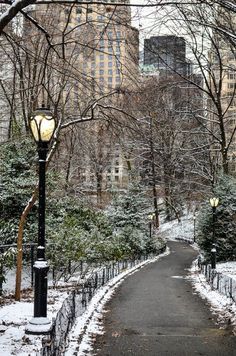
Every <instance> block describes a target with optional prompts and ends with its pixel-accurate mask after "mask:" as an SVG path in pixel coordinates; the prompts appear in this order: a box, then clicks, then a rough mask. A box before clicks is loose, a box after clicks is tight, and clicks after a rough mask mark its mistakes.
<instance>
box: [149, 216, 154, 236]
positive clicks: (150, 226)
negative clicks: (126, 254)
mask: <svg viewBox="0 0 236 356" xmlns="http://www.w3.org/2000/svg"><path fill="white" fill-rule="evenodd" d="M154 218H155V214H150V215H148V219H149V237H150V240H151V239H152V225H153V219H154Z"/></svg>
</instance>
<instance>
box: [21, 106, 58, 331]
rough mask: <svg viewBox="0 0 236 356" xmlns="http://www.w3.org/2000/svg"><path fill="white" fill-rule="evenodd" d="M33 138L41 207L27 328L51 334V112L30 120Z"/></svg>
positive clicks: (37, 113) (42, 111) (39, 112)
mask: <svg viewBox="0 0 236 356" xmlns="http://www.w3.org/2000/svg"><path fill="white" fill-rule="evenodd" d="M29 126H30V129H31V132H32V135H33V137H34V139H35V141H36V143H37V145H38V157H39V160H38V164H39V198H38V199H39V202H38V204H39V206H38V247H37V259H36V261H35V263H34V272H35V282H34V317H33V318H32V319H31V320H30V322H29V324H28V325H27V327H26V332H27V333H31V334H43V333H48V332H49V331H50V329H51V322H50V320H49V319H48V318H47V274H48V270H49V266H48V264H47V261H46V259H45V181H46V180H45V171H46V159H47V152H48V147H49V144H50V142H51V140H52V137H53V134H54V132H55V128H56V120H55V117H54V115H53V114H52V112H51V111H50V110H49V109H46V108H44V107H42V108H40V109H37V110H36V111H35V112H34V113H33V114H32V116H31V117H30V119H29Z"/></svg>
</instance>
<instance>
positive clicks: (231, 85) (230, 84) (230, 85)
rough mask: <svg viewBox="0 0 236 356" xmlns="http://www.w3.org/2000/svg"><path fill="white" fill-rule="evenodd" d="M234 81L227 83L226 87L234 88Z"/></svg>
mask: <svg viewBox="0 0 236 356" xmlns="http://www.w3.org/2000/svg"><path fill="white" fill-rule="evenodd" d="M235 86H236V83H228V89H234V87H235Z"/></svg>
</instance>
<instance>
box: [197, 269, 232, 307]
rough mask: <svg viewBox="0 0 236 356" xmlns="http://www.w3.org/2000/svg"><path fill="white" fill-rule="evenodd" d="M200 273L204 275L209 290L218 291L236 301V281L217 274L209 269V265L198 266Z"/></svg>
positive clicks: (222, 274)
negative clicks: (209, 286) (209, 287)
mask: <svg viewBox="0 0 236 356" xmlns="http://www.w3.org/2000/svg"><path fill="white" fill-rule="evenodd" d="M200 270H201V273H202V274H204V275H205V278H206V280H207V282H208V283H209V284H210V285H211V288H212V289H214V290H218V291H219V292H220V293H221V294H223V295H225V296H226V297H228V298H231V299H232V300H233V301H234V302H235V301H236V280H235V279H233V278H231V277H229V276H227V275H225V274H224V273H220V272H217V271H216V270H215V269H212V268H211V265H208V264H200Z"/></svg>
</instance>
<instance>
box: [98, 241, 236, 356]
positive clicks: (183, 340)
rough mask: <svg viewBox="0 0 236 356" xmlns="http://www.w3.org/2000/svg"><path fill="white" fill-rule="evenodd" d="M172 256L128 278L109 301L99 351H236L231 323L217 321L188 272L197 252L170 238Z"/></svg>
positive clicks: (149, 355) (186, 354)
mask: <svg viewBox="0 0 236 356" xmlns="http://www.w3.org/2000/svg"><path fill="white" fill-rule="evenodd" d="M168 245H169V247H170V250H171V253H170V255H168V256H166V257H163V258H161V259H160V260H159V261H157V262H155V263H151V264H148V265H147V266H146V267H144V268H142V269H141V270H139V271H138V272H136V273H134V274H133V275H131V276H129V277H127V278H126V279H125V281H124V282H123V283H122V284H121V285H120V286H119V288H118V289H117V291H116V293H115V295H114V297H113V298H112V299H111V300H110V301H109V302H108V304H107V305H106V311H107V312H106V313H105V314H104V327H105V334H104V335H102V336H98V337H97V340H96V342H95V345H94V355H98V356H123V355H125V356H130V355H133V356H167V355H168V356H192V355H204V356H236V337H235V336H233V335H232V330H231V328H230V327H227V326H225V328H224V329H222V328H220V326H219V325H217V321H216V317H215V316H214V315H213V314H212V313H211V312H210V310H209V306H208V305H207V304H206V302H205V301H203V300H202V299H201V298H200V297H199V296H198V295H197V294H195V293H194V291H193V290H192V287H191V282H190V281H189V280H188V279H185V278H184V277H185V276H186V275H187V274H188V271H187V269H188V268H189V267H190V266H191V263H192V261H193V259H194V258H195V257H196V256H197V253H196V251H194V250H193V249H192V248H191V246H189V245H187V244H185V243H179V242H169V244H168Z"/></svg>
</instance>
